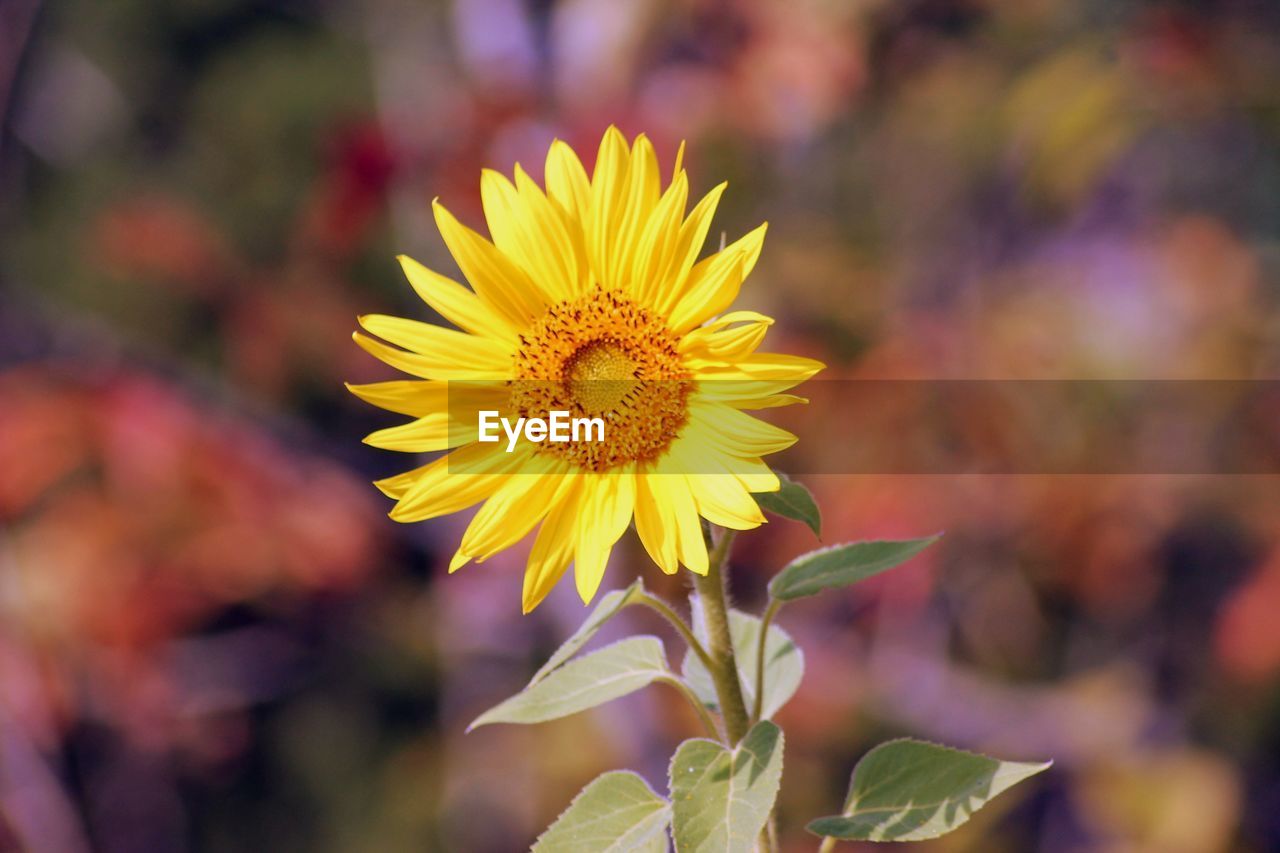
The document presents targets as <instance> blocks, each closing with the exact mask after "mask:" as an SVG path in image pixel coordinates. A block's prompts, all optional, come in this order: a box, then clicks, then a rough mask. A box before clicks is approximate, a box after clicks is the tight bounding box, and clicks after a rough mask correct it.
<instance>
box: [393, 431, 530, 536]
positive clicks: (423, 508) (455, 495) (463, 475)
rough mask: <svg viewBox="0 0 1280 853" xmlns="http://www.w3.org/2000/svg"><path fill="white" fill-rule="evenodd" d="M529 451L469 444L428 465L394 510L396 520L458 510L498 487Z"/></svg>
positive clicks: (516, 468)
mask: <svg viewBox="0 0 1280 853" xmlns="http://www.w3.org/2000/svg"><path fill="white" fill-rule="evenodd" d="M526 460H527V454H526V453H524V452H521V450H520V448H519V447H517V449H516V452H514V453H507V452H506V451H505V450H504V449H503V448H502V447H501V446H499V445H497V444H469V445H467V446H465V447H461V448H459V449H457V450H455V451H453V452H451V453H449V454H447V455H445V456H442V457H440V458H439V459H437V460H435V461H434V462H432V463H430V464H429V465H427V466H426V467H425V468H424V469H423V470H422V472H421V473H420V474H419V475H418V478H417V480H416V481H415V482H414V484H413V485H412V486H411V487H410V488H409V490H408V491H407V492H405V493H404V496H403V497H401V498H400V500H399V502H398V503H397V504H396V505H395V508H393V509H392V510H391V518H392V519H393V520H394V521H402V522H409V521H424V520H426V519H428V518H435V517H436V516H440V515H448V514H449V513H453V512H458V511H459V510H462V509H466V508H467V507H469V506H471V505H472V504H475V503H479V502H480V501H482V500H484V499H485V498H487V497H489V496H490V495H492V494H493V493H494V492H495V491H497V490H498V487H499V486H501V485H502V483H503V482H504V481H505V480H506V475H508V474H511V473H513V472H514V471H516V470H518V469H519V467H520V465H521V464H522V463H524V462H525V461H526Z"/></svg>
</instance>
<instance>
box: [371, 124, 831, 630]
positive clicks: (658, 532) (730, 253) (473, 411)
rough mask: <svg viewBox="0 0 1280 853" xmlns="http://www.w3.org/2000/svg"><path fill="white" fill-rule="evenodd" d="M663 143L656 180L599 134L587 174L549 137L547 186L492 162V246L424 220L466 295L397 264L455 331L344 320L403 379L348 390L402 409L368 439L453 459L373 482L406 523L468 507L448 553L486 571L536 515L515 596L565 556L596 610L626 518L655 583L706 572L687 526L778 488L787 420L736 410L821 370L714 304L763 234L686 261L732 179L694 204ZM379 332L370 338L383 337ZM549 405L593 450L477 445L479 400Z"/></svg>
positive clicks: (789, 438) (755, 510)
mask: <svg viewBox="0 0 1280 853" xmlns="http://www.w3.org/2000/svg"><path fill="white" fill-rule="evenodd" d="M682 154H683V147H682V148H681V152H680V153H678V154H677V155H676V162H675V167H674V169H673V176H672V179H671V182H670V184H669V185H668V186H667V187H666V188H665V189H663V187H662V186H661V178H660V177H659V167H658V160H657V156H656V154H655V152H654V148H653V145H652V144H651V143H650V142H649V140H648V139H647V138H645V137H644V136H643V135H641V136H638V137H637V138H636V139H635V141H634V142H633V143H632V144H630V145H628V143H627V141H626V139H625V137H624V136H623V135H622V134H621V133H620V132H619V131H618V130H617V129H616V128H612V127H611V128H610V129H609V130H608V131H607V132H606V133H605V135H604V138H603V140H602V141H601V143H600V149H599V153H598V154H597V157H596V162H595V168H594V170H593V172H592V174H591V175H590V177H588V174H587V171H586V169H585V168H584V167H583V165H582V163H581V162H580V161H579V159H578V157H577V155H576V154H575V153H574V152H573V150H572V149H571V148H570V147H569V146H568V145H566V144H565V143H563V142H560V141H556V142H553V143H552V145H551V148H550V150H549V151H548V153H547V159H546V170H545V176H546V190H545V191H544V190H543V189H542V188H541V187H539V186H538V184H537V183H536V182H535V181H534V180H533V179H532V178H531V177H529V175H528V174H526V173H525V171H524V170H523V169H522V168H521V167H520V166H519V165H517V166H516V167H515V176H514V177H515V180H514V182H513V181H511V180H509V179H508V178H507V177H505V176H504V175H502V174H499V173H498V172H495V171H491V170H485V171H484V172H483V173H482V177H481V181H480V187H481V199H482V202H483V205H484V214H485V219H486V220H487V222H488V226H489V233H490V235H491V237H492V241H490V240H486V239H485V238H484V237H482V236H481V235H479V234H477V233H476V232H475V231H472V230H471V229H470V228H468V227H466V226H465V225H463V224H461V223H460V222H458V220H457V219H456V218H455V217H454V216H453V215H452V214H451V213H449V211H447V210H446V209H445V208H444V207H443V206H442V205H441V204H440V203H439V201H438V200H437V201H436V202H434V203H433V205H432V206H433V209H434V212H435V219H436V224H437V226H438V227H439V229H440V233H441V234H442V235H443V237H444V241H445V244H446V245H447V246H448V249H449V251H450V252H451V253H452V255H453V257H454V259H455V260H456V261H457V264H458V266H459V267H460V268H461V270H462V273H463V275H464V276H465V277H466V279H467V281H468V282H469V283H470V285H471V287H470V288H467V287H466V286H464V285H462V284H460V283H458V282H456V281H454V280H452V279H450V278H447V277H445V276H443V275H440V274H439V273H436V272H433V271H431V270H429V269H427V268H426V267H423V266H422V265H420V264H418V263H416V262H415V261H413V260H411V259H409V258H407V257H401V258H400V262H401V264H402V266H403V268H404V271H405V274H406V276H407V278H408V280H409V283H410V285H411V286H412V287H413V289H414V290H415V291H416V292H417V293H418V295H419V296H420V297H421V298H422V300H423V301H424V302H426V303H427V305H429V306H430V307H431V308H433V309H434V310H435V311H436V312H438V313H439V314H440V315H441V316H442V317H443V318H444V319H446V320H447V321H449V322H450V323H452V324H453V325H454V326H456V327H457V329H448V328H444V327H442V326H438V325H433V324H428V323H421V322H416V321H413V320H406V319H402V318H399V317H390V316H384V315H368V316H364V317H361V318H359V323H360V325H361V327H362V328H363V329H364V330H365V332H368V333H369V334H368V335H366V334H362V333H361V332H356V333H355V335H354V337H355V340H356V342H357V343H358V344H359V345H360V346H361V347H363V348H364V349H365V350H367V351H368V352H369V353H371V354H372V355H374V356H376V357H377V358H379V359H381V360H382V361H384V362H386V363H387V364H389V365H391V366H392V367H395V368H397V369H399V370H401V371H403V372H405V373H407V374H410V375H412V376H414V377H418V379H416V380H397V381H390V382H378V383H373V384H366V385H349V386H348V387H349V388H350V390H351V391H352V392H353V393H355V394H356V395H357V396H359V397H360V398H362V399H364V400H366V401H368V402H369V403H372V404H374V405H376V406H379V407H382V408H384V409H389V410H391V411H393V412H398V413H401V414H404V415H409V416H412V417H414V418H415V420H413V421H411V422H409V423H406V424H403V425H400V426H395V427H391V428H389V429H383V430H379V431H377V432H374V433H373V434H371V435H369V436H368V437H367V438H366V439H365V441H366V442H367V443H368V444H371V445H373V446H375V447H380V448H385V449H389V450H399V451H406V452H410V453H424V452H430V451H445V450H447V451H449V452H448V453H446V454H444V455H442V456H440V457H438V458H436V459H434V460H433V461H431V462H429V463H428V464H426V465H423V466H422V467H419V468H415V469H413V470H411V471H408V472H405V473H403V474H399V475H397V476H394V477H390V478H388V479H385V480H381V481H379V482H377V483H376V484H375V485H376V486H377V487H378V488H379V489H381V491H382V492H383V493H385V494H386V495H387V496H388V497H390V498H392V499H394V500H395V501H396V504H395V507H394V508H393V509H392V510H391V518H393V519H394V520H396V521H402V522H413V521H422V520H424V519H428V518H434V517H436V516H441V515H445V514H448V513H454V512H458V511H460V510H463V509H466V508H468V507H471V506H473V505H475V504H479V503H482V502H483V503H482V506H481V507H480V508H479V510H478V511H477V512H476V514H475V516H474V517H473V518H472V520H471V522H470V524H469V525H468V527H467V529H466V532H465V533H464V534H463V537H462V543H461V545H460V547H459V548H458V551H457V554H456V555H455V556H454V558H453V560H452V561H451V563H450V565H449V571H450V572H453V571H456V570H457V569H459V568H460V567H462V566H463V565H465V564H466V563H467V562H469V561H471V560H475V561H477V562H482V561H483V560H485V559H486V558H488V557H490V556H492V555H493V554H495V553H497V552H499V551H501V550H503V549H506V548H509V547H511V546H512V545H515V544H516V543H517V542H519V541H520V540H521V539H523V538H524V537H525V536H526V535H528V534H529V533H530V532H531V531H533V529H534V528H535V527H536V528H538V531H537V535H536V538H535V540H534V543H533V547H532V550H531V552H530V554H529V560H528V564H527V567H526V570H525V576H524V595H523V608H524V611H525V612H526V613H527V612H529V611H530V610H532V609H533V608H534V607H536V606H537V605H538V603H539V602H541V601H542V599H543V598H544V597H546V595H547V593H548V592H549V591H550V590H551V588H552V587H553V586H554V585H555V583H556V582H557V581H558V580H559V579H560V577H561V576H562V575H563V574H564V573H565V571H566V570H567V569H568V567H569V565H570V564H573V565H574V576H575V578H576V580H577V587H578V592H579V594H580V595H581V597H582V600H583V601H584V602H590V601H591V599H592V597H593V596H594V595H595V593H596V590H597V589H598V588H599V586H600V581H601V578H602V577H603V575H604V570H605V565H606V563H607V561H608V558H609V554H610V551H611V550H612V548H613V545H614V544H615V543H616V542H617V541H618V539H619V537H621V536H622V534H623V533H624V532H625V530H626V528H627V526H628V524H629V523H630V522H631V520H632V519H633V518H634V519H635V528H636V532H637V534H638V535H639V537H640V541H641V542H642V543H643V545H644V548H645V550H646V551H647V552H648V554H649V555H650V557H652V559H653V561H654V562H655V563H656V564H657V565H658V566H659V567H660V568H661V569H662V570H663V571H664V572H667V573H668V574H671V573H674V572H676V571H677V569H678V567H679V566H680V565H684V566H685V567H686V568H688V569H690V570H691V571H694V572H697V573H699V574H705V573H706V572H707V548H706V544H705V541H704V538H703V532H702V521H701V519H704V518H705V519H706V520H707V521H709V522H711V523H713V524H717V525H721V526H723V527H728V528H733V529H738V530H743V529H749V528H752V527H756V526H757V525H759V524H761V523H762V522H763V521H764V517H763V515H762V514H761V512H760V508H759V507H758V505H757V504H756V501H755V499H754V498H753V497H752V493H753V492H769V491H776V490H777V489H778V487H779V483H778V478H777V476H776V475H775V474H774V473H773V472H772V471H771V470H770V469H769V467H768V466H767V465H765V463H764V462H763V461H761V457H762V456H765V455H767V454H770V453H774V452H777V451H779V450H782V449H784V448H786V447H789V446H790V445H791V444H792V443H794V441H795V437H794V436H793V435H791V434H790V433H788V432H786V431H784V430H782V429H779V428H777V427H775V426H772V425H770V424H768V423H765V422H764V421H761V420H758V419H756V418H754V417H752V416H750V415H747V414H746V413H745V412H744V410H751V409H763V408H769V407H773V406H781V405H788V404H790V403H795V402H803V401H802V400H801V398H799V397H795V396H792V395H790V394H787V393H785V392H786V391H788V390H789V389H790V388H792V387H794V386H795V385H797V384H799V383H801V382H803V381H804V380H806V379H808V378H809V377H811V376H812V375H814V374H815V373H817V372H818V371H819V370H820V369H822V366H823V365H822V364H821V363H819V362H816V361H813V360H811V359H807V358H800V357H797V356H791V355H781V354H774V353H762V352H758V351H757V349H758V347H759V346H760V344H761V343H762V341H763V339H764V336H765V333H766V331H767V330H768V328H769V326H770V325H771V324H772V323H773V320H772V319H770V318H769V317H766V316H764V315H762V314H758V313H756V312H752V311H732V312H729V313H722V312H725V311H726V310H727V309H728V308H729V307H730V305H731V304H732V303H733V301H734V299H735V298H736V297H737V295H738V290H739V289H740V287H741V285H742V282H743V279H745V278H746V277H747V275H748V274H749V273H750V272H751V270H752V268H753V267H754V266H755V263H756V259H757V258H758V257H759V255H760V249H761V246H762V244H763V241H764V235H765V228H766V226H765V225H761V226H760V227H758V228H756V229H755V230H754V231H752V232H750V233H749V234H747V235H746V236H744V237H742V238H741V239H739V240H738V241H736V242H734V243H732V244H730V245H728V246H725V247H723V248H721V249H720V251H718V252H715V253H714V254H711V255H709V256H707V257H705V258H702V259H701V260H699V257H698V256H699V255H700V254H701V253H702V248H703V244H704V243H705V242H706V237H707V231H708V229H709V228H710V225H711V219H712V216H713V214H714V212H715V209H716V205H717V203H718V202H719V200H720V197H721V195H722V193H723V192H724V189H725V184H721V185H720V186H718V187H716V188H715V189H713V190H712V191H711V192H710V193H708V194H707V195H706V196H705V197H704V198H702V199H701V200H700V201H699V202H698V203H697V204H696V205H694V206H693V209H692V211H688V212H687V215H686V208H687V204H688V196H689V181H688V177H687V176H686V174H685V172H684V170H683V169H682V167H681V159H682ZM371 336H376V338H380V339H381V340H377V339H376V338H375V337H371ZM556 407H560V408H562V409H564V410H565V411H570V412H573V413H575V414H584V415H597V416H600V417H602V419H603V422H604V423H605V425H606V429H605V430H604V435H603V437H602V439H601V440H597V441H575V442H560V443H553V442H538V441H530V440H527V435H526V436H524V437H522V438H523V439H526V440H520V441H519V442H517V443H516V444H515V445H514V446H510V447H509V446H508V444H507V443H506V442H505V441H499V442H496V443H494V442H483V441H480V440H478V436H477V429H476V416H477V415H478V413H479V412H481V411H483V410H485V409H491V410H494V411H502V412H512V413H515V414H516V415H526V414H533V413H536V412H545V411H549V410H552V409H554V408H556Z"/></svg>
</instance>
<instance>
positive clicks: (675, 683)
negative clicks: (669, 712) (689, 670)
mask: <svg viewBox="0 0 1280 853" xmlns="http://www.w3.org/2000/svg"><path fill="white" fill-rule="evenodd" d="M658 680H659V681H663V682H666V683H667V684H670V685H671V686H672V687H674V688H675V689H676V690H678V691H680V694H681V695H682V696H684V698H685V699H687V700H688V701H689V704H690V705H692V706H693V710H695V711H697V712H698V719H699V720H700V721H701V722H702V727H703V728H704V729H706V731H707V736H708V737H713V738H719V737H720V727H719V726H717V725H716V721H715V720H714V719H712V717H711V715H710V714H709V713H707V706H706V705H704V704H702V700H701V699H699V698H698V697H697V695H696V694H695V693H694V692H693V690H691V689H690V688H689V685H688V684H685V683H684V680H683V679H680V678H675V677H674V676H673V677H670V678H660V679H658Z"/></svg>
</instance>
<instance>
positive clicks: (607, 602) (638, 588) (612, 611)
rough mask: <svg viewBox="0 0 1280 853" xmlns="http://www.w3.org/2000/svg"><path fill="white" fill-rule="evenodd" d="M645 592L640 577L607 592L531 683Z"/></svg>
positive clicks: (580, 647) (586, 640)
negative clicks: (625, 586) (622, 587)
mask: <svg viewBox="0 0 1280 853" xmlns="http://www.w3.org/2000/svg"><path fill="white" fill-rule="evenodd" d="M643 594H644V583H643V582H642V581H641V580H640V578H636V579H635V582H634V583H632V584H631V586H629V587H627V588H626V589H615V590H613V591H611V592H609V593H607V594H606V595H605V596H604V597H603V598H601V599H600V603H599V604H597V605H596V609H595V610H592V611H591V615H590V616H588V617H587V619H586V621H585V622H583V623H582V624H581V625H579V626H578V630H576V631H574V632H573V635H572V636H571V637H569V639H567V640H565V641H564V645H562V646H560V648H558V649H556V650H555V653H554V654H553V655H551V657H550V658H548V659H547V662H546V663H544V664H543V665H542V668H541V669H539V670H538V671H537V672H535V673H534V674H533V678H531V679H529V685H530V686H533V685H534V684H536V683H538V682H539V681H541V680H542V679H544V678H546V677H547V675H548V674H549V673H550V672H551V671H552V670H553V669H555V668H556V667H558V666H560V665H561V664H562V663H564V662H565V661H567V660H568V659H569V658H571V657H573V656H574V655H576V654H577V653H578V652H579V651H580V650H581V649H582V647H583V646H585V645H586V644H587V643H588V642H589V641H590V640H591V638H592V637H594V636H595V635H596V632H597V631H599V630H600V629H601V628H602V627H603V626H604V623H606V622H608V621H609V620H610V619H612V618H613V617H614V616H616V615H617V614H618V611H620V610H621V609H622V608H624V607H626V606H627V605H629V604H633V603H634V602H635V601H636V599H638V598H639V597H640V596H641V595H643Z"/></svg>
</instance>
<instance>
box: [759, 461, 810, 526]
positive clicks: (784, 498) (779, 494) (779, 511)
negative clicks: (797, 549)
mask: <svg viewBox="0 0 1280 853" xmlns="http://www.w3.org/2000/svg"><path fill="white" fill-rule="evenodd" d="M773 473H775V474H777V475H778V480H779V481H781V483H782V485H781V487H780V488H779V489H778V491H776V492H756V493H755V495H754V497H755V499H756V503H758V504H760V508H761V509H762V510H764V511H765V512H771V513H773V514H774V515H780V516H782V517H783V518H789V519H791V520H792V521H800V522H803V523H805V524H807V525H808V526H809V529H810V530H812V531H813V535H814V536H817V537H819V538H821V537H822V511H821V510H820V509H818V504H817V502H816V501H814V499H813V493H811V492H810V491H809V490H808V489H806V488H805V487H804V486H802V485H800V484H799V483H797V482H796V481H795V480H793V479H791V478H790V477H788V476H787V475H786V474H783V473H782V472H781V471H774V472H773Z"/></svg>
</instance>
